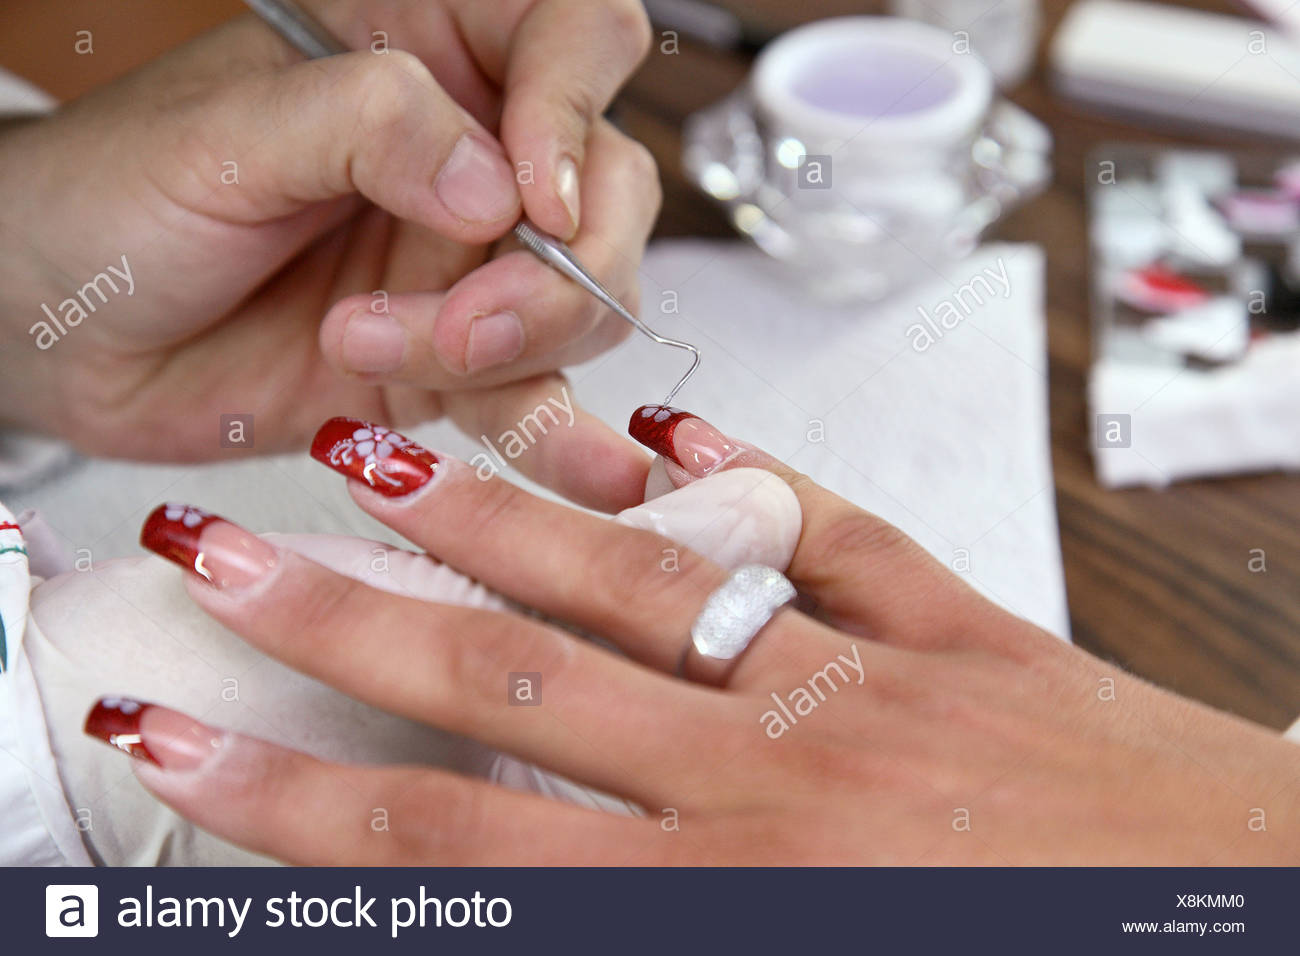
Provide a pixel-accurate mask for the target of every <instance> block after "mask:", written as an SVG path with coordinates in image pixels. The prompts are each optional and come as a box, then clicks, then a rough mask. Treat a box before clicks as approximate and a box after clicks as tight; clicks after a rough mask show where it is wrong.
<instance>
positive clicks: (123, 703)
mask: <svg viewBox="0 0 1300 956" xmlns="http://www.w3.org/2000/svg"><path fill="white" fill-rule="evenodd" d="M99 703H100V705H101V706H103V707H106V708H108V709H109V710H117V711H121V712H122V713H124V714H134V713H137V712H138V711H139V710H140V702H139V701H138V700H130V699H128V698H125V697H105V698H104V699H103V700H101V701H100V702H99Z"/></svg>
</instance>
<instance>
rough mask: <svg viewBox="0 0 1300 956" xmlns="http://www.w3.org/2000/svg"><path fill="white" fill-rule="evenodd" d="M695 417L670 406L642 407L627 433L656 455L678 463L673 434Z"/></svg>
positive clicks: (629, 423)
mask: <svg viewBox="0 0 1300 956" xmlns="http://www.w3.org/2000/svg"><path fill="white" fill-rule="evenodd" d="M694 417H695V416H694V415H692V414H691V413H690V412H685V411H682V410H681V409H680V408H673V407H672V406H670V405H642V406H641V407H640V408H638V409H637V410H636V411H634V412H633V413H632V420H631V421H630V422H628V426H627V432H628V434H629V435H631V436H632V437H633V438H635V439H636V440H637V441H639V442H640V443H641V444H643V445H645V446H646V447H647V448H649V449H650V450H651V451H653V452H654V453H655V454H657V455H663V456H664V457H665V458H669V459H671V460H672V461H677V450H676V448H675V447H674V446H673V432H674V431H676V430H677V425H678V423H680V422H682V421H684V420H686V419H688V418H694ZM677 463H678V464H681V462H677Z"/></svg>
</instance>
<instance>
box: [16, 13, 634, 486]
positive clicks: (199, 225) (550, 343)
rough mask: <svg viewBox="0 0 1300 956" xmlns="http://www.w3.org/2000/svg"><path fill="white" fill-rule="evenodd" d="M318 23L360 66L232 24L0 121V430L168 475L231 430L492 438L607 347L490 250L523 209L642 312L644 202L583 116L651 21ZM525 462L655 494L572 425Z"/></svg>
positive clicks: (506, 17)
mask: <svg viewBox="0 0 1300 956" xmlns="http://www.w3.org/2000/svg"><path fill="white" fill-rule="evenodd" d="M308 6H310V7H311V8H312V9H313V11H314V12H316V13H317V14H318V15H319V16H320V17H321V19H322V20H323V21H324V22H325V23H326V24H327V25H328V26H329V27H330V29H331V30H332V31H333V32H335V33H336V34H338V35H339V36H340V38H341V39H342V40H343V41H344V42H345V43H346V44H347V45H348V46H349V47H351V48H353V49H356V50H358V51H360V52H356V53H351V54H348V55H344V56H338V57H332V58H329V59H326V60H317V61H312V62H304V61H303V60H302V58H301V57H300V56H299V55H298V54H297V53H295V52H294V51H293V50H292V49H290V48H289V46H288V45H287V44H286V43H285V42H284V41H283V40H281V39H280V38H279V37H278V36H276V35H275V34H274V33H273V32H272V31H271V30H270V28H268V27H267V26H266V25H265V24H263V23H262V22H261V21H259V20H257V19H256V18H254V17H252V16H251V15H250V16H245V17H242V18H240V19H238V20H235V21H233V22H231V23H230V24H228V25H226V26H224V27H222V28H220V29H218V30H215V31H213V32H212V33H209V34H207V35H205V36H203V37H201V38H199V39H198V40H196V41H194V42H192V43H190V44H187V45H186V46H184V47H181V48H179V49H177V50H175V51H174V52H172V53H170V54H169V55H167V56H165V57H163V58H161V59H159V60H158V61H156V62H154V63H152V64H150V65H148V66H147V67H145V68H143V69H141V70H139V71H137V72H135V73H133V74H131V75H130V76H128V77H126V78H124V79H122V80H121V81H119V82H116V83H114V84H111V85H109V86H107V87H104V88H102V89H100V90H97V91H96V92H94V93H93V94H91V95H89V96H87V97H85V98H84V99H82V100H79V101H77V102H74V103H72V104H69V105H68V106H67V107H66V108H64V109H62V110H61V111H59V112H58V113H57V114H55V115H53V116H50V117H48V118H43V119H38V120H35V121H28V122H21V123H15V124H10V125H8V126H7V127H4V128H3V129H0V243H2V244H3V245H4V252H5V254H4V255H3V256H0V279H3V281H0V306H2V308H0V322H2V323H3V327H2V328H0V345H2V347H0V382H2V383H3V384H2V385H0V390H2V391H3V395H2V396H0V397H3V399H4V400H3V402H0V408H2V409H3V412H0V414H2V415H3V416H4V419H5V420H6V421H8V422H9V423H11V424H17V425H21V426H26V427H30V428H36V429H39V430H43V431H47V432H51V433H54V434H57V435H62V436H64V437H67V438H69V439H71V440H72V441H74V442H75V443H76V444H77V445H78V446H80V447H81V448H82V449H84V450H86V451H89V452H92V453H99V454H108V455H113V456H118V457H134V458H141V459H166V460H181V461H185V460H202V459H205V458H208V457H213V456H215V455H217V454H218V453H219V450H220V445H219V440H220V438H221V432H220V420H221V416H222V415H223V414H247V413H252V414H253V415H254V418H255V440H256V444H257V448H258V449H259V450H278V449H285V448H294V447H302V446H303V445H304V444H305V442H306V440H307V439H308V438H309V437H310V435H311V433H312V430H313V429H314V428H315V426H316V425H317V424H318V423H319V422H320V420H321V419H323V418H325V417H327V416H329V415H331V414H338V413H350V414H357V415H364V416H370V417H374V418H378V419H382V420H384V421H389V422H398V423H402V422H406V423H413V422H417V421H422V420H425V419H429V418H432V417H436V416H437V415H439V414H442V413H447V414H449V415H451V416H452V417H453V418H455V419H456V420H457V421H458V422H460V423H462V424H463V425H465V426H466V427H473V428H475V429H478V428H481V429H482V430H483V431H484V432H485V433H486V434H489V435H496V434H498V433H500V432H502V431H504V430H505V429H506V428H508V427H509V426H510V425H512V424H514V423H515V422H517V421H518V420H519V419H520V418H521V417H522V416H523V415H526V414H528V413H529V412H531V411H533V410H534V409H535V408H536V407H538V406H539V405H543V404H546V402H547V400H548V399H551V398H554V399H556V400H558V401H565V400H566V399H567V398H568V397H569V396H568V395H567V394H565V393H563V392H562V389H563V382H562V380H561V379H560V378H559V377H558V376H557V375H556V374H555V373H554V370H555V369H557V368H559V367H561V366H563V365H567V364H570V363H573V362H577V361H580V360H582V359H584V358H588V357H590V356H592V355H593V354H596V353H598V352H599V351H601V350H603V349H605V348H608V347H609V346H611V345H612V344H614V343H615V342H616V341H618V340H619V339H620V338H622V337H623V336H624V335H625V334H626V331H627V329H626V326H624V325H623V324H622V323H620V322H619V321H618V320H617V319H615V318H613V317H612V316H611V315H610V313H608V312H607V311H602V310H600V309H599V308H598V307H597V306H596V304H595V302H594V300H592V299H591V298H590V297H589V296H587V295H586V294H585V293H583V292H582V291H581V290H579V289H578V288H577V287H576V286H574V285H572V284H571V283H569V282H567V281H566V280H565V279H563V278H561V277H560V276H559V275H558V274H556V273H555V272H553V271H552V270H550V269H548V268H546V267H545V266H543V265H542V264H541V263H539V262H538V261H536V260H535V259H534V258H532V257H531V256H530V255H529V254H528V253H526V252H524V251H522V250H519V249H518V248H517V246H516V245H514V244H513V243H512V242H511V240H510V239H509V232H510V230H511V227H512V226H513V225H514V223H515V222H516V221H517V220H518V219H519V217H520V216H521V215H527V216H528V217H529V218H530V219H532V221H533V222H535V223H536V224H537V225H538V226H540V227H541V228H542V229H544V230H547V231H550V232H553V233H555V234H557V235H559V236H561V237H562V238H564V239H566V240H569V241H570V242H571V244H572V246H573V248H574V249H575V250H576V252H577V253H578V254H579V256H580V257H581V258H582V259H583V261H584V262H585V263H587V264H588V265H589V266H590V267H591V268H592V269H593V271H594V272H596V273H597V274H598V275H599V276H600V277H601V278H602V280H603V281H605V282H606V283H607V284H608V285H609V286H610V287H611V288H612V289H613V290H614V291H615V292H616V293H617V294H619V295H620V296H621V297H623V298H624V299H625V301H628V302H635V301H636V299H637V294H636V293H637V281H636V273H637V266H638V263H639V260H640V256H641V252H642V249H643V246H644V242H645V240H646V237H647V235H648V233H649V231H650V228H651V225H652V223H653V220H654V218H655V216H656V214H657V210H658V204H659V187H658V180H657V176H656V173H655V170H654V165H653V163H652V161H651V160H650V159H649V157H648V154H647V152H646V151H645V150H644V149H643V148H642V147H641V146H639V145H638V144H636V143H634V142H633V141H631V140H629V139H628V138H627V137H626V136H624V135H622V134H621V133H619V132H618V131H617V130H615V129H614V128H613V127H612V126H611V125H610V124H609V123H607V122H606V121H604V120H603V119H602V118H601V113H602V111H603V109H604V108H605V107H606V105H607V104H608V103H609V101H610V99H611V97H612V96H613V94H614V92H615V91H616V90H617V88H618V87H619V86H620V85H621V84H622V82H623V81H624V80H625V79H626V78H627V76H628V75H629V73H630V72H631V71H632V70H633V69H634V68H635V67H636V65H637V63H638V62H639V60H640V58H641V57H642V55H643V54H644V52H645V50H646V47H647V43H648V35H649V34H648V27H647V25H646V21H645V17H644V13H643V12H642V11H641V8H640V5H639V4H638V3H636V2H635V0H535V2H530V0H386V2H381V0H370V2H368V0H319V2H315V3H309V4H308ZM475 434H478V432H477V431H476V432H475ZM573 460H581V461H584V462H587V463H589V464H592V465H593V466H594V463H596V462H599V463H600V471H599V473H595V472H594V470H593V469H579V470H577V471H574V470H569V471H565V470H564V469H561V468H560V467H558V466H557V465H556V464H555V463H556V462H559V461H570V462H571V461H573ZM519 465H520V467H521V468H523V469H524V470H525V471H529V470H531V471H532V472H533V473H534V474H535V475H537V476H538V477H540V478H541V479H542V480H545V481H550V482H552V483H554V484H556V485H557V486H558V490H560V491H561V492H563V493H565V494H567V495H569V496H570V497H572V498H574V499H575V500H579V501H582V502H583V503H586V504H591V505H595V506H598V507H607V508H617V507H621V506H624V505H628V504H633V503H635V502H636V501H638V500H639V493H640V491H641V488H642V484H643V481H644V462H643V461H641V460H639V459H638V458H636V457H635V456H633V455H632V454H631V453H630V452H629V451H628V449H627V447H626V442H623V441H620V440H617V437H616V436H614V435H613V434H612V433H610V432H608V430H606V429H604V428H603V426H600V425H598V424H597V423H596V422H595V421H594V420H592V419H590V418H587V417H585V416H582V415H581V414H579V419H578V421H577V422H575V424H574V427H572V428H567V427H566V428H564V429H562V430H561V431H560V433H559V437H557V438H555V439H554V440H552V441H548V442H546V443H543V446H542V447H539V448H538V449H537V450H536V453H535V454H530V455H528V456H525V457H524V458H522V459H521V460H520V461H519Z"/></svg>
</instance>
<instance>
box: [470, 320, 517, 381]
mask: <svg viewBox="0 0 1300 956" xmlns="http://www.w3.org/2000/svg"><path fill="white" fill-rule="evenodd" d="M523 350H524V324H523V323H522V322H520V321H519V316H517V315H515V314H514V313H513V312H497V313H495V314H493V315H481V316H479V317H478V318H477V319H475V320H474V321H473V322H471V323H470V326H469V342H468V343H467V344H466V346H465V370H466V371H467V372H477V371H479V370H480V369H485V368H490V367H491V366H493V365H501V364H502V363H504V362H509V361H510V360H511V359H513V358H517V357H518V355H519V353H520V352H522V351H523Z"/></svg>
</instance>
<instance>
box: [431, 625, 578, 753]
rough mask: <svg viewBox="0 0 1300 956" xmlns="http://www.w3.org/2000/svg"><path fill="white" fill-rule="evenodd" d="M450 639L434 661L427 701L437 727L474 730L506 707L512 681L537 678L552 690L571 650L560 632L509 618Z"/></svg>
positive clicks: (474, 628)
mask: <svg viewBox="0 0 1300 956" xmlns="http://www.w3.org/2000/svg"><path fill="white" fill-rule="evenodd" d="M457 630H458V633H454V634H451V633H449V634H448V637H447V641H446V645H445V646H444V647H441V648H439V650H438V653H437V654H436V655H433V657H434V658H435V659H434V660H433V666H434V668H435V669H436V672H437V673H436V676H435V678H434V681H433V683H434V684H435V685H436V686H437V688H438V690H435V691H434V692H433V693H431V694H430V695H429V699H430V700H431V702H432V706H433V708H434V709H435V710H437V711H438V713H436V714H434V715H432V716H433V717H434V719H435V720H436V722H439V723H448V724H455V725H458V726H466V727H472V725H474V724H476V723H477V721H476V720H475V717H476V716H478V717H482V716H484V715H491V714H494V713H496V712H497V711H498V710H499V708H501V707H504V706H506V699H507V694H508V692H509V689H510V686H509V680H510V678H509V675H510V674H511V673H512V672H524V673H538V674H541V675H543V680H544V681H545V682H546V683H548V684H551V683H553V682H555V681H557V680H559V679H561V677H562V675H563V672H564V670H565V668H566V665H567V663H568V661H569V660H570V659H571V658H572V650H571V648H570V647H569V646H568V645H567V643H566V642H567V640H568V639H567V638H566V637H564V636H563V635H562V634H560V633H559V632H558V631H553V630H551V629H549V628H545V627H538V626H535V625H533V624H530V623H528V622H526V621H521V620H520V619H518V618H514V617H507V616H505V615H496V614H494V615H483V616H481V617H478V618H477V619H476V620H475V622H474V624H473V628H472V632H469V630H468V629H457Z"/></svg>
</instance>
